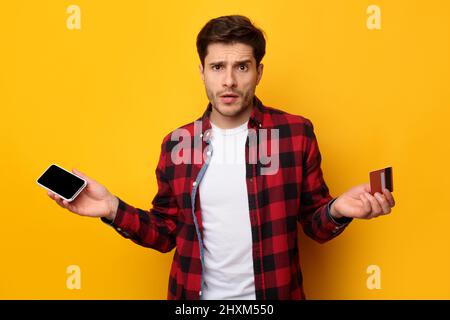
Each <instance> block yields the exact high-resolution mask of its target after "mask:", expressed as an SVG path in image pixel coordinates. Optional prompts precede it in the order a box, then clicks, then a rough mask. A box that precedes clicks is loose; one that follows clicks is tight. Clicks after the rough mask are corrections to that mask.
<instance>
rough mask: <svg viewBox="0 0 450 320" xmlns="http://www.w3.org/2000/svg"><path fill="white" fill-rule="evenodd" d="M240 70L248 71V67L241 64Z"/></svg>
mask: <svg viewBox="0 0 450 320" xmlns="http://www.w3.org/2000/svg"><path fill="white" fill-rule="evenodd" d="M239 70H241V71H247V70H248V66H247V65H246V64H241V65H239Z"/></svg>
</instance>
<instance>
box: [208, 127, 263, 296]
mask: <svg viewBox="0 0 450 320" xmlns="http://www.w3.org/2000/svg"><path fill="white" fill-rule="evenodd" d="M211 126H212V130H211V133H212V137H211V144H212V157H211V161H210V163H209V166H208V168H207V169H206V172H205V175H204V176H203V179H202V180H201V182H200V185H199V189H200V191H199V192H200V206H201V212H202V225H203V243H204V247H205V250H204V262H205V268H204V270H203V279H204V282H205V284H204V286H203V291H202V295H201V299H202V300H210V299H217V300H224V299H241V300H244V299H245V300H254V299H255V284H254V271H253V254H252V234H251V223H250V214H249V207H248V195H247V184H246V171H245V142H246V139H247V134H248V129H247V122H246V123H244V124H242V125H240V126H239V127H236V128H232V129H220V128H218V127H216V126H215V125H214V124H212V123H211Z"/></svg>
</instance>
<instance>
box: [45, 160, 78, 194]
mask: <svg viewBox="0 0 450 320" xmlns="http://www.w3.org/2000/svg"><path fill="white" fill-rule="evenodd" d="M37 181H38V182H39V183H40V184H42V185H43V186H45V187H46V188H48V189H50V190H52V191H54V192H55V193H58V194H59V195H61V196H63V197H64V198H66V199H71V198H72V197H73V196H74V195H75V194H76V193H77V191H78V190H79V189H80V188H81V187H82V186H83V184H84V181H83V180H82V179H80V178H78V177H77V176H75V175H74V174H72V173H70V172H67V171H66V170H64V169H61V168H60V167H58V166H55V165H51V166H50V167H49V168H48V169H47V170H46V171H45V172H44V173H43V174H42V176H41V177H40V178H39V179H38V180H37Z"/></svg>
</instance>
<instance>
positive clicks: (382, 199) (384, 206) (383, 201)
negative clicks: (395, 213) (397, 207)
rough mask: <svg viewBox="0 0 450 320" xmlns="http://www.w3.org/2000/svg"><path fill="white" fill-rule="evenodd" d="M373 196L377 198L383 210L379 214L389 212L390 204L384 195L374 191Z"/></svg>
mask: <svg viewBox="0 0 450 320" xmlns="http://www.w3.org/2000/svg"><path fill="white" fill-rule="evenodd" d="M375 198H376V199H377V200H378V204H379V205H380V206H381V209H382V210H383V212H382V213H381V214H389V213H390V212H391V206H390V205H389V202H388V201H387V200H386V197H385V196H384V195H381V194H380V193H378V192H375Z"/></svg>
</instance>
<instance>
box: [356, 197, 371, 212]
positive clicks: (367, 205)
mask: <svg viewBox="0 0 450 320" xmlns="http://www.w3.org/2000/svg"><path fill="white" fill-rule="evenodd" d="M359 198H360V199H361V201H362V202H363V209H364V215H368V214H370V212H371V211H372V206H371V205H370V201H369V199H367V197H366V196H365V195H364V193H361V194H360V195H359Z"/></svg>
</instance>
